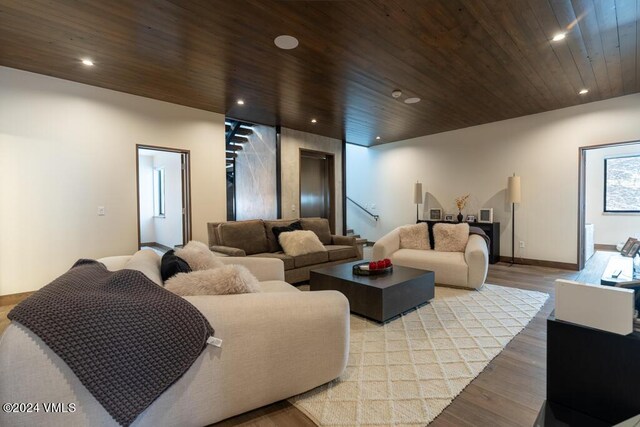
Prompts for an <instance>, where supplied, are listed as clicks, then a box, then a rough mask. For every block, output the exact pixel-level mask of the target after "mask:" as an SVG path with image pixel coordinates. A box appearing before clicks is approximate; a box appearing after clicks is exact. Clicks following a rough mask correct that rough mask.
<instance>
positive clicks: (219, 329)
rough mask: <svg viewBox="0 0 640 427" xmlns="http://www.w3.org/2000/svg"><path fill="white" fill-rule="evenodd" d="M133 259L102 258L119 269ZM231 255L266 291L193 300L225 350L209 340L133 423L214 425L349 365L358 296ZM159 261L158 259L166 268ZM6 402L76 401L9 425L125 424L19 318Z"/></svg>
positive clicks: (270, 263) (7, 363)
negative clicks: (302, 282) (313, 287)
mask: <svg viewBox="0 0 640 427" xmlns="http://www.w3.org/2000/svg"><path fill="white" fill-rule="evenodd" d="M129 258H130V256H120V257H110V258H103V259H101V260H100V261H102V262H103V263H104V264H105V265H106V266H107V268H109V269H110V270H118V269H121V268H123V266H124V265H125V263H126V262H127V261H128V260H129ZM221 261H222V262H224V263H225V264H241V265H244V266H246V267H247V268H249V269H250V271H251V272H252V273H253V274H254V275H256V276H257V277H258V279H259V280H260V281H261V283H260V286H261V287H262V290H263V292H261V293H254V294H241V295H221V296H193V297H186V299H187V300H188V301H190V302H191V303H192V304H193V305H194V306H196V307H197V308H198V309H199V310H200V311H201V312H202V313H203V314H204V315H205V317H206V318H207V319H208V320H209V322H210V323H211V325H212V326H213V328H214V329H215V336H216V337H218V338H221V339H222V347H221V348H216V347H213V346H207V348H206V349H205V350H204V351H203V352H202V354H201V355H200V357H199V358H198V359H197V360H196V362H195V363H194V364H193V365H192V366H191V368H190V369H189V370H188V371H187V372H186V374H185V375H184V376H183V377H182V378H180V379H179V380H178V381H177V382H176V383H174V384H173V385H172V386H171V387H170V388H168V389H167V390H166V391H165V392H164V393H163V394H162V395H161V396H160V397H159V398H158V399H157V400H156V401H155V402H154V403H153V404H152V405H151V406H149V407H148V408H147V410H146V411H144V412H143V413H142V414H140V416H139V417H138V418H137V419H136V421H135V422H134V423H133V424H132V425H133V426H204V425H208V424H211V423H215V422H217V421H220V420H223V419H225V418H228V417H232V416H234V415H237V414H240V413H243V412H246V411H249V410H252V409H254V408H258V407H261V406H264V405H268V404H270V403H273V402H276V401H278V400H282V399H285V398H288V397H290V396H294V395H296V394H299V393H302V392H305V391H307V390H310V389H312V388H314V387H316V386H319V385H321V384H324V383H326V382H328V381H331V380H333V379H334V378H337V377H338V376H339V375H340V374H341V373H342V372H343V370H344V368H345V366H346V363H347V355H348V343H349V303H348V301H347V299H346V298H345V297H344V296H343V295H342V294H341V293H339V292H335V291H322V292H300V291H298V290H297V289H296V288H294V287H293V286H291V285H289V284H287V283H286V282H284V281H283V279H284V265H283V263H282V261H280V260H277V259H261V258H246V257H245V258H232V257H229V258H224V259H221ZM159 266H160V264H159V258H158V263H157V268H158V271H157V273H158V274H159ZM128 268H129V266H128ZM140 270H141V271H143V269H142V268H141V269H140ZM0 402H3V403H4V402H65V403H75V405H76V411H75V412H74V413H67V414H47V413H44V412H43V411H40V412H38V413H28V414H13V413H10V414H7V413H4V412H0V425H2V426H33V425H47V426H87V425H91V426H115V425H117V423H116V422H115V421H114V420H113V418H111V417H110V416H109V415H108V413H107V412H106V411H105V410H104V408H103V407H102V406H101V405H100V404H99V403H98V402H97V401H96V400H95V398H94V397H93V396H92V395H91V394H90V393H89V392H88V391H87V389H86V388H85V387H84V386H83V385H82V384H81V383H80V381H79V380H78V378H77V377H76V376H75V375H74V374H73V373H72V371H71V370H70V369H69V368H68V367H67V365H66V364H65V363H64V362H63V361H62V359H60V358H59V357H58V356H57V355H56V354H55V353H54V352H53V351H51V350H50V349H49V348H48V347H47V345H46V344H44V342H43V341H42V340H40V339H39V338H38V337H37V336H35V335H34V334H33V333H31V332H30V331H29V330H28V329H26V328H25V327H23V326H22V325H20V324H18V323H15V322H13V323H11V324H10V325H9V326H8V327H7V329H6V331H5V333H4V335H3V336H2V338H1V339H0Z"/></svg>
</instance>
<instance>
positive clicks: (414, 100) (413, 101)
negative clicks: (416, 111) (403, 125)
mask: <svg viewBox="0 0 640 427" xmlns="http://www.w3.org/2000/svg"><path fill="white" fill-rule="evenodd" d="M417 102H420V98H416V97H413V98H407V99H405V100H404V103H405V104H415V103H417Z"/></svg>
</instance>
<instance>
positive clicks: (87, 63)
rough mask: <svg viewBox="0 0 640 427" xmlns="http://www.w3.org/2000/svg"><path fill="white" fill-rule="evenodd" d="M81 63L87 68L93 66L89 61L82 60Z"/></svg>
mask: <svg viewBox="0 0 640 427" xmlns="http://www.w3.org/2000/svg"><path fill="white" fill-rule="evenodd" d="M82 63H83V64H84V65H86V66H87V67H91V66H93V61H92V60H90V59H83V60H82Z"/></svg>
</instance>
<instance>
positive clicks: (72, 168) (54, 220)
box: [0, 67, 226, 295]
mask: <svg viewBox="0 0 640 427" xmlns="http://www.w3.org/2000/svg"><path fill="white" fill-rule="evenodd" d="M87 72H91V71H90V70H87ZM136 144H146V145H156V146H166V147H174V148H182V149H188V150H190V151H191V196H192V218H193V238H194V239H197V240H201V241H203V242H206V241H207V230H206V223H207V222H208V221H224V220H225V218H226V209H225V191H226V190H225V155H224V116H223V115H220V114H215V113H210V112H206V111H201V110H196V109H192V108H187V107H182V106H178V105H173V104H169V103H165V102H161V101H156V100H151V99H147V98H142V97H138V96H133V95H128V94H124V93H120V92H115V91H110V90H106V89H101V88H97V87H92V86H87V85H83V84H78V83H74V82H70V81H66V80H61V79H55V78H51V77H47V76H43V75H38V74H32V73H28V72H24V71H18V70H15V69H11V68H6V67H0V195H1V196H2V204H1V205H0V295H6V294H13V293H18V292H26V291H30V290H35V289H38V288H40V287H42V286H43V285H45V284H47V283H48V282H49V281H51V280H52V279H53V278H55V277H56V276H57V275H59V274H61V273H63V272H64V271H66V270H67V269H68V268H69V267H70V266H71V265H72V264H73V263H74V262H75V261H76V260H77V259H78V258H81V257H85V258H99V257H103V256H108V255H118V254H131V253H133V252H134V251H135V250H136V248H137V212H136V176H135V173H136V165H135V161H136ZM98 206H105V207H106V215H105V216H98V215H97V207H98Z"/></svg>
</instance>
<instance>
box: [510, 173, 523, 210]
mask: <svg viewBox="0 0 640 427" xmlns="http://www.w3.org/2000/svg"><path fill="white" fill-rule="evenodd" d="M521 200H522V192H521V191H520V177H519V176H516V174H515V173H514V174H513V176H510V177H509V182H508V183H507V202H509V203H520V202H521Z"/></svg>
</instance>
